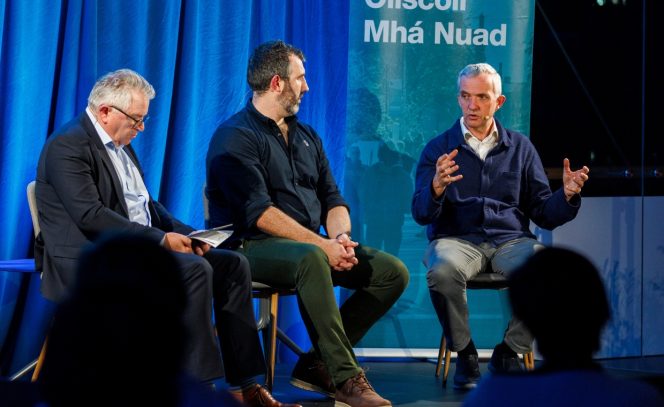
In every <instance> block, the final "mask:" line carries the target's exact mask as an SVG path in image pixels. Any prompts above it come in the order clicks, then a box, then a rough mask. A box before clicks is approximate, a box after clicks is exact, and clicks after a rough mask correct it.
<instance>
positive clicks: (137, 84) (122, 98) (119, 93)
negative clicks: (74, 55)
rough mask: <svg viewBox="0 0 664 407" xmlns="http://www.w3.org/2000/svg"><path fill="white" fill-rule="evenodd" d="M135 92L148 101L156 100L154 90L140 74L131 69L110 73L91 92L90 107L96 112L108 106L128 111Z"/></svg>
mask: <svg viewBox="0 0 664 407" xmlns="http://www.w3.org/2000/svg"><path fill="white" fill-rule="evenodd" d="M134 90H135V91H139V92H141V93H143V94H144V95H145V97H146V98H148V100H152V99H154V96H155V91H154V88H153V87H152V85H150V83H149V82H148V81H147V80H146V79H145V78H144V77H142V76H141V75H139V74H138V73H136V72H134V71H132V70H131V69H118V70H117V71H113V72H109V73H107V74H106V75H104V76H102V77H101V78H99V79H98V80H97V82H96V83H95V86H94V87H93V88H92V90H91V91H90V96H88V107H89V108H90V109H91V110H92V111H96V110H97V109H98V108H99V106H101V105H103V104H106V105H109V106H117V107H119V108H120V109H128V108H129V106H130V105H131V102H132V99H131V98H132V92H131V91H134Z"/></svg>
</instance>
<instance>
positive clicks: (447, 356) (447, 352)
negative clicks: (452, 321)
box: [443, 346, 452, 387]
mask: <svg viewBox="0 0 664 407" xmlns="http://www.w3.org/2000/svg"><path fill="white" fill-rule="evenodd" d="M451 360H452V351H451V350H450V349H449V348H448V347H447V346H445V368H444V369H443V387H447V375H448V374H449V373H450V361H451Z"/></svg>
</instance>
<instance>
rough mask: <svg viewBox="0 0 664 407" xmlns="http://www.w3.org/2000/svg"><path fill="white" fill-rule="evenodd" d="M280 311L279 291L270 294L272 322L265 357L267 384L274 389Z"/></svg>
mask: <svg viewBox="0 0 664 407" xmlns="http://www.w3.org/2000/svg"><path fill="white" fill-rule="evenodd" d="M278 311H279V293H277V292H274V293H272V294H271V295H270V324H269V344H268V346H267V347H268V350H266V354H265V358H266V360H267V374H266V375H265V386H266V387H267V388H268V389H269V390H270V391H272V387H273V386H274V365H275V364H276V357H277V312H278Z"/></svg>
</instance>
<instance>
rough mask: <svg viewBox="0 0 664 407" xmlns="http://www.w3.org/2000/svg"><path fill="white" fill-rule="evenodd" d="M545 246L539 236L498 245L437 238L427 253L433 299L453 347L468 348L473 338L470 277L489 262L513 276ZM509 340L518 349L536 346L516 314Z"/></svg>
mask: <svg viewBox="0 0 664 407" xmlns="http://www.w3.org/2000/svg"><path fill="white" fill-rule="evenodd" d="M542 248H544V246H543V245H542V244H541V243H540V242H538V241H537V240H535V239H531V238H519V239H515V240H511V241H509V242H506V243H504V244H502V245H500V246H498V247H493V246H492V245H491V244H489V243H481V244H480V245H475V244H473V243H470V242H468V241H466V240H462V239H457V238H442V239H436V240H434V241H432V242H431V243H430V244H429V247H428V248H427V251H426V253H425V255H424V259H423V262H424V265H425V267H427V270H428V272H427V284H428V286H429V293H430V294H431V302H432V303H433V307H434V309H435V310H436V313H437V314H438V319H439V321H440V324H441V326H442V327H443V333H444V334H445V338H446V339H447V344H448V345H447V346H448V347H449V348H450V349H451V350H452V351H455V352H456V351H460V350H462V349H463V348H465V347H466V346H467V345H468V343H469V342H470V339H471V334H470V326H469V324H468V302H467V297H466V281H468V280H470V279H472V278H473V277H475V276H476V275H477V274H479V273H481V272H483V271H485V269H486V267H487V265H488V264H489V262H491V266H492V268H493V272H495V273H501V274H504V275H507V276H509V274H510V273H511V272H512V271H514V270H516V268H517V267H519V266H520V265H521V264H523V263H524V262H525V261H526V259H528V257H530V256H531V255H533V254H534V253H535V252H536V251H537V250H540V249H542ZM504 341H505V343H506V344H507V345H508V346H509V347H510V348H511V349H512V350H514V351H515V352H517V353H526V352H530V351H531V350H532V342H533V336H532V334H531V333H530V332H529V331H528V330H527V329H526V327H525V326H524V324H523V323H522V322H521V321H519V320H518V319H516V318H512V319H511V320H510V322H509V325H508V326H507V329H506V330H505V334H504Z"/></svg>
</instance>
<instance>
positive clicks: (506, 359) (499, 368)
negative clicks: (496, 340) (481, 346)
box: [489, 345, 523, 373]
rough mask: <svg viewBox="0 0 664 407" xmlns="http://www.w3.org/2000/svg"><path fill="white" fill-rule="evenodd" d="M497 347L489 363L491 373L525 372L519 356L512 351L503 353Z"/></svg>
mask: <svg viewBox="0 0 664 407" xmlns="http://www.w3.org/2000/svg"><path fill="white" fill-rule="evenodd" d="M499 346H500V345H498V346H496V347H495V348H494V350H493V354H492V355H491V360H490V361H489V371H490V372H491V373H518V372H523V367H522V366H521V363H520V362H519V355H517V354H516V353H515V352H514V351H512V350H511V349H510V350H509V351H507V352H505V351H502V350H501V349H502V348H499Z"/></svg>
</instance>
